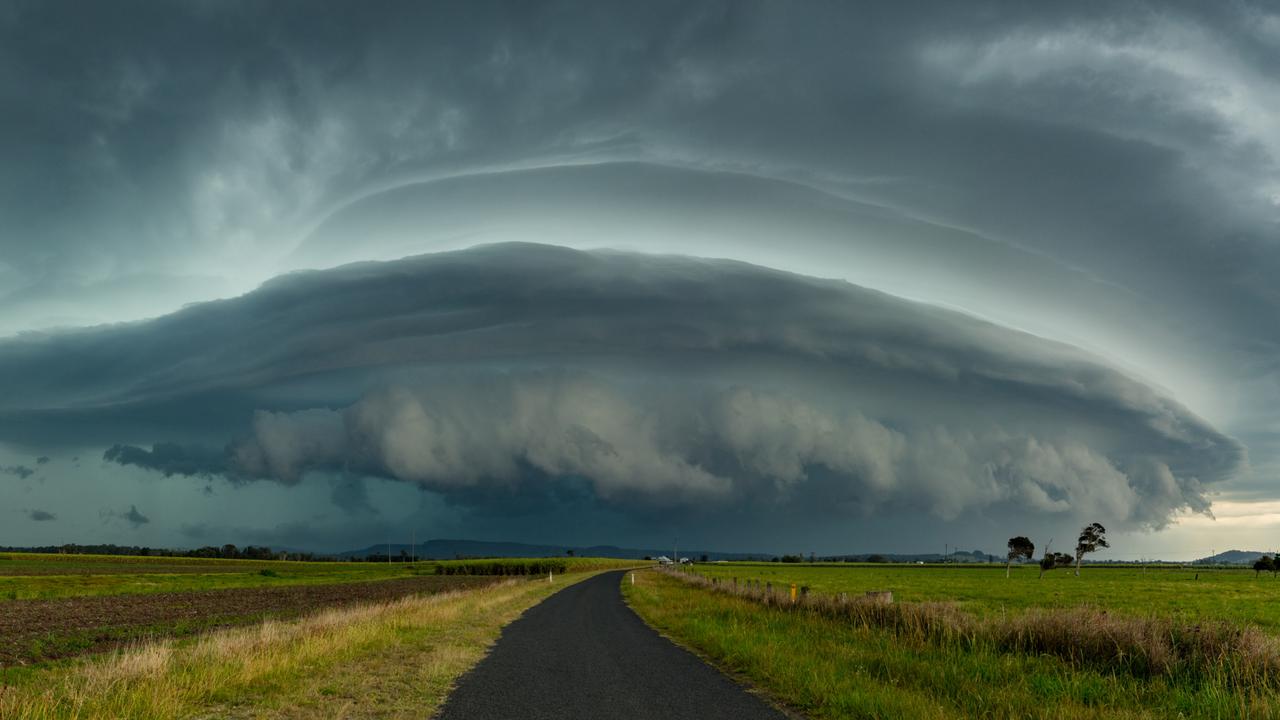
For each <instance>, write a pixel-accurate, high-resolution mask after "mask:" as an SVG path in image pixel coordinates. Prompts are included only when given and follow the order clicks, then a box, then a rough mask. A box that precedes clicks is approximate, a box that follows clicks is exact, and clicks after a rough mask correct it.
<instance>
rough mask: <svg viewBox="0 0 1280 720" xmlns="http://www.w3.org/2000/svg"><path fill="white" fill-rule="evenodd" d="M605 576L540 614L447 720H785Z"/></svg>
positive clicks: (489, 662) (476, 673)
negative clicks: (654, 622) (658, 626)
mask: <svg viewBox="0 0 1280 720" xmlns="http://www.w3.org/2000/svg"><path fill="white" fill-rule="evenodd" d="M622 575H623V573H621V572H610V573H604V574H601V575H597V576H596V577H593V578H590V579H588V580H584V581H582V582H580V583H578V584H576V585H572V586H570V587H568V588H565V589H564V590H561V591H560V592H558V593H556V594H555V595H552V596H551V597H549V598H547V599H546V600H544V601H543V602H542V603H541V604H539V605H537V606H535V607H533V608H531V609H530V610H529V611H528V612H526V613H525V614H524V616H523V617H521V618H520V619H519V620H516V621H515V622H513V623H511V624H510V625H508V626H507V627H506V629H505V630H503V632H502V636H501V637H500V638H498V642H497V643H496V644H495V645H494V647H493V650H492V652H490V653H489V655H488V656H487V657H486V658H485V659H484V660H482V661H480V664H479V665H476V667H474V668H473V669H472V670H471V671H470V672H468V673H467V674H465V675H463V676H462V678H460V679H459V681H458V687H457V689H456V690H454V692H453V694H452V695H450V696H449V699H448V700H447V701H446V702H445V705H444V707H443V708H442V709H441V711H440V715H439V718H440V719H441V720H510V719H514V718H527V719H528V720H543V719H546V720H550V719H552V718H554V719H555V720H573V719H575V718H583V719H587V718H590V720H600V719H601V718H635V719H637V720H649V719H652V720H684V719H685V718H687V719H688V720H714V719H715V718H726V719H728V718H732V719H733V720H784V719H785V716H784V715H783V714H782V713H780V712H778V711H777V710H775V709H773V708H772V707H770V706H769V705H767V704H766V703H765V702H764V701H762V700H760V699H759V698H757V697H756V696H754V695H752V694H750V693H748V692H747V691H745V690H743V689H742V688H741V687H739V686H738V685H736V684H735V683H734V682H733V681H731V680H729V679H728V678H727V677H725V676H724V675H722V674H720V672H719V671H717V670H715V669H714V668H712V667H710V666H708V665H706V664H705V663H703V662H702V661H701V660H699V659H698V658H696V657H694V656H693V655H691V654H689V653H688V652H686V651H685V650H683V649H681V648H679V647H677V646H676V645H674V644H672V643H671V641H669V640H667V639H666V638H664V637H662V636H661V635H659V634H658V633H656V632H654V631H653V629H651V628H650V627H649V626H648V625H645V624H644V622H642V621H641V620H640V618H639V617H637V616H636V614H635V613H634V612H632V611H631V608H629V607H627V605H626V603H624V602H623V601H622V593H621V591H620V590H619V588H618V585H619V583H620V582H621V580H622Z"/></svg>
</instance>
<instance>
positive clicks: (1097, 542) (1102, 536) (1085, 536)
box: [1076, 523, 1111, 577]
mask: <svg viewBox="0 0 1280 720" xmlns="http://www.w3.org/2000/svg"><path fill="white" fill-rule="evenodd" d="M1105 547H1111V543H1108V542H1107V529H1106V528H1104V527H1102V524H1101V523H1090V524H1088V525H1085V526H1084V529H1082V530H1081V531H1080V538H1079V539H1078V540H1077V541H1076V577H1080V561H1081V560H1083V559H1084V556H1085V555H1087V554H1089V553H1091V552H1094V551H1095V550H1097V549H1098V548H1105Z"/></svg>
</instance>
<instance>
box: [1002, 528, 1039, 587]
mask: <svg viewBox="0 0 1280 720" xmlns="http://www.w3.org/2000/svg"><path fill="white" fill-rule="evenodd" d="M1035 554H1036V544H1035V543H1033V542H1031V540H1029V539H1027V538H1025V537H1023V536H1021V535H1019V536H1017V537H1011V538H1009V556H1008V557H1009V564H1008V565H1005V566H1004V576H1005V577H1009V570H1010V569H1011V568H1013V561H1014V560H1017V559H1019V558H1026V559H1027V560H1030V559H1031V558H1033V557H1035Z"/></svg>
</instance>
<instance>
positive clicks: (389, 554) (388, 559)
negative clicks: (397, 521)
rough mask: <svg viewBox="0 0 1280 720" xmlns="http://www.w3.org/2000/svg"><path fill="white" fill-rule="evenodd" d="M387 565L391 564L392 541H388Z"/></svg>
mask: <svg viewBox="0 0 1280 720" xmlns="http://www.w3.org/2000/svg"><path fill="white" fill-rule="evenodd" d="M387 564H388V565H390V564H391V541H390V540H388V541H387Z"/></svg>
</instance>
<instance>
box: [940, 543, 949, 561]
mask: <svg viewBox="0 0 1280 720" xmlns="http://www.w3.org/2000/svg"><path fill="white" fill-rule="evenodd" d="M950 554H951V546H950V545H948V544H947V543H942V562H944V563H945V562H946V561H947V556H948V555H950Z"/></svg>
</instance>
